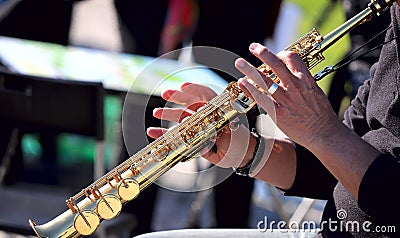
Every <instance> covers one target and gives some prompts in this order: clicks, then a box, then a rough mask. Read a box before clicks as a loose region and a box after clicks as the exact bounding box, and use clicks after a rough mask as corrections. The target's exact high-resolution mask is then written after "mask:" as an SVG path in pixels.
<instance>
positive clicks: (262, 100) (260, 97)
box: [238, 79, 279, 115]
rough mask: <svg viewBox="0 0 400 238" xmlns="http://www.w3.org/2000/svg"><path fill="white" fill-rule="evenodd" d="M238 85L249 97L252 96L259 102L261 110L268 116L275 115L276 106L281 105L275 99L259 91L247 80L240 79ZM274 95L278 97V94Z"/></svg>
mask: <svg viewBox="0 0 400 238" xmlns="http://www.w3.org/2000/svg"><path fill="white" fill-rule="evenodd" d="M238 83H239V87H240V88H241V89H242V90H243V91H245V93H246V94H247V95H250V97H252V98H253V99H254V100H255V101H256V102H257V104H258V105H259V106H261V108H263V109H264V110H265V111H266V112H267V113H268V114H271V115H274V110H275V106H277V105H279V104H278V103H277V101H276V100H274V98H272V97H270V96H268V95H267V94H266V93H265V92H262V91H260V90H259V89H257V88H256V86H254V85H253V84H252V83H250V82H249V81H248V80H246V79H239V81H238ZM274 84H275V83H274ZM275 85H276V84H275ZM278 89H279V86H278ZM278 89H276V90H278ZM274 95H276V93H275V94H274Z"/></svg>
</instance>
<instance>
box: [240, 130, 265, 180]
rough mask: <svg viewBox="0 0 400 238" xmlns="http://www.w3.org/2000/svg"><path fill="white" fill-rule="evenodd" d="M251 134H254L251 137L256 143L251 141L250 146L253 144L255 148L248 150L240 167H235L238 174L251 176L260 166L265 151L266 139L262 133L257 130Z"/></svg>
mask: <svg viewBox="0 0 400 238" xmlns="http://www.w3.org/2000/svg"><path fill="white" fill-rule="evenodd" d="M251 135H252V136H251V137H250V138H253V140H254V141H255V144H254V143H251V141H250V142H249V147H250V148H251V146H250V145H253V149H251V150H247V153H246V156H245V160H244V161H243V162H242V163H241V164H240V166H239V167H237V168H235V167H233V170H234V171H235V173H236V174H238V175H242V176H249V175H250V174H251V173H252V172H253V171H254V170H255V169H256V168H257V167H258V165H259V163H260V160H261V158H262V156H263V153H264V141H263V139H262V137H261V135H259V134H258V133H256V132H252V133H251ZM250 140H251V139H250ZM250 151H252V152H250ZM246 161H247V162H246Z"/></svg>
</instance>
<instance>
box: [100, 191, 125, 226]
mask: <svg viewBox="0 0 400 238" xmlns="http://www.w3.org/2000/svg"><path fill="white" fill-rule="evenodd" d="M96 209H97V214H99V215H100V216H101V217H102V218H104V219H106V220H111V219H113V218H114V217H116V216H118V214H119V213H120V212H121V210H122V202H121V200H120V199H119V198H118V197H117V196H115V195H112V194H107V195H105V196H103V197H102V198H101V199H100V200H99V201H98V202H97V206H96Z"/></svg>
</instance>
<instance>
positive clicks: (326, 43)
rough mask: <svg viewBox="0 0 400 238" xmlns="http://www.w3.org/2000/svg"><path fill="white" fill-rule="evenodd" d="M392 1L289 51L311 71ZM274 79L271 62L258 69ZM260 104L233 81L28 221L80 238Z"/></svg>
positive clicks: (50, 232) (374, 0)
mask: <svg viewBox="0 0 400 238" xmlns="http://www.w3.org/2000/svg"><path fill="white" fill-rule="evenodd" d="M393 2H394V0H371V2H370V3H369V5H368V7H367V8H365V9H364V10H363V11H361V12H360V13H359V14H357V15H356V16H354V17H353V18H351V19H350V20H348V21H346V22H345V23H343V24H342V25H341V26H339V27H337V28H336V29H335V30H333V31H331V32H330V33H329V34H327V35H326V36H325V37H323V36H321V35H320V33H319V32H318V31H317V30H316V29H313V30H312V31H310V32H309V33H307V34H306V35H304V36H303V37H302V38H300V39H299V40H298V41H296V42H295V43H294V44H292V45H290V46H289V47H288V48H286V50H290V51H294V52H296V53H298V54H299V55H300V56H301V58H302V59H303V61H304V62H305V63H306V64H307V66H308V68H309V69H311V68H312V67H314V66H315V65H317V64H318V63H320V62H321V61H322V60H324V57H323V55H322V52H323V51H324V50H326V49H327V48H329V47H330V46H331V45H332V44H334V43H335V42H336V41H337V40H338V39H340V38H341V37H342V36H344V35H345V34H347V33H348V32H349V31H350V30H351V29H353V28H354V27H356V26H357V25H359V24H362V23H364V22H365V21H367V20H368V19H369V18H370V17H371V16H372V15H373V13H375V14H376V15H380V14H382V13H383V12H384V11H385V10H387V9H388V8H389V7H390V6H391V5H392V3H393ZM258 69H259V70H260V71H261V72H263V73H265V74H267V75H268V76H271V77H275V76H274V75H273V73H272V71H271V70H270V68H269V67H268V66H267V65H261V66H260V67H259V68H258ZM255 105H256V103H255V102H254V101H253V100H252V99H251V98H249V97H247V96H246V95H245V94H244V93H243V91H242V90H241V89H240V88H239V87H238V85H237V83H235V82H233V83H231V84H229V86H228V87H227V88H226V89H225V90H224V91H223V92H222V93H221V94H219V95H218V96H216V97H215V98H214V99H212V100H211V101H209V102H208V103H207V104H206V105H205V106H204V107H203V108H201V109H200V110H199V111H197V112H196V113H194V114H193V115H192V116H190V117H188V118H187V119H186V120H185V121H183V122H182V123H180V124H179V125H178V126H176V127H174V128H173V129H171V130H169V131H168V132H167V133H165V134H164V135H163V136H161V137H160V138H158V139H156V140H155V141H153V142H152V143H150V144H149V145H148V146H146V147H145V148H143V149H142V150H140V151H139V152H137V153H136V154H135V155H133V156H131V157H130V158H129V159H127V160H126V161H124V162H123V163H122V164H120V165H118V166H117V167H116V168H114V169H113V170H111V171H110V172H108V173H107V174H105V175H104V176H103V177H101V178H100V179H98V180H96V181H95V182H94V183H92V184H90V185H89V186H88V187H86V188H84V189H83V190H82V191H81V192H79V193H78V194H76V195H75V196H73V197H71V198H69V199H68V200H67V201H66V204H67V207H68V209H67V210H66V211H65V212H63V213H62V214H60V215H58V216H57V217H55V218H54V219H52V220H50V221H49V222H47V223H45V224H43V225H37V224H35V222H33V221H32V220H29V223H30V225H31V227H32V228H33V230H34V232H35V234H36V235H37V236H38V237H51V238H55V237H62V238H70V237H81V236H85V235H90V234H92V233H93V232H95V231H96V229H97V228H98V226H99V225H100V222H101V221H102V220H110V219H113V218H114V217H116V216H117V215H118V214H119V213H120V211H121V209H122V206H123V204H125V203H126V202H129V201H131V200H133V199H135V198H136V197H137V196H138V195H139V193H140V192H141V191H142V190H143V189H145V188H146V187H147V186H149V185H150V184H151V183H152V181H155V180H156V179H157V178H158V177H160V176H161V175H163V174H164V173H165V172H166V171H168V170H169V169H170V168H172V167H173V166H175V165H176V164H177V163H179V162H181V161H184V160H186V159H188V158H190V157H192V156H194V155H195V154H197V153H198V152H199V151H200V150H201V149H202V148H203V147H204V145H205V144H206V142H207V141H209V139H210V138H212V137H213V136H215V135H216V134H217V133H218V132H219V131H221V130H222V129H223V128H224V127H225V126H227V125H228V124H229V123H231V122H232V121H233V120H235V119H236V118H237V117H238V116H239V115H241V114H244V113H246V112H248V111H249V110H250V109H252V108H253V107H254V106H255Z"/></svg>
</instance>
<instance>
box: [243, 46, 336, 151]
mask: <svg viewBox="0 0 400 238" xmlns="http://www.w3.org/2000/svg"><path fill="white" fill-rule="evenodd" d="M250 52H251V53H252V54H254V55H255V56H256V57H258V58H259V59H260V60H261V61H262V62H263V63H265V64H266V65H268V66H269V67H270V68H271V70H272V71H273V72H274V74H276V76H277V77H278V78H279V79H280V82H279V85H278V87H277V89H276V91H275V92H273V91H272V95H271V94H269V93H267V92H268V90H269V89H270V88H271V85H273V83H274V81H273V80H272V79H271V78H270V77H268V76H266V75H265V74H263V73H261V72H260V71H258V70H257V69H256V68H255V67H254V66H252V65H251V64H250V63H248V62H247V61H245V60H244V59H237V60H236V62H235V66H236V68H237V69H238V70H239V71H241V72H242V73H243V74H245V75H246V76H247V77H248V78H250V79H251V80H250V81H249V80H248V79H246V78H242V79H240V80H239V82H238V83H239V86H240V88H241V89H242V90H244V91H245V92H246V93H247V94H248V95H249V96H250V97H252V98H253V99H254V100H255V101H256V102H257V104H258V105H259V106H261V107H262V108H263V109H264V110H265V111H266V112H267V113H268V114H269V115H270V116H271V117H273V119H274V121H275V123H276V124H277V126H278V127H279V128H280V129H281V130H282V131H283V132H284V133H285V134H286V135H287V136H288V137H289V138H290V139H292V140H293V141H295V142H297V143H299V144H301V145H303V146H305V147H309V146H311V145H312V144H313V141H314V140H318V139H321V137H322V138H323V137H324V136H328V135H329V133H331V132H332V131H334V130H335V129H337V128H340V124H341V122H340V121H339V120H338V118H337V116H336V114H335V113H334V111H333V109H332V108H331V105H330V103H329V100H328V99H327V97H326V95H325V94H324V92H323V91H322V90H321V88H319V86H318V85H317V84H316V82H315V80H314V78H313V77H312V75H311V74H310V72H309V70H308V68H307V67H306V65H305V64H304V62H303V61H302V59H301V58H300V57H299V56H298V55H297V54H296V53H295V52H287V51H286V52H280V53H279V54H278V55H275V54H273V53H272V52H270V51H269V50H268V49H267V48H266V47H265V46H262V45H260V44H257V43H253V44H251V45H250ZM252 81H253V82H252ZM254 84H256V85H257V86H258V87H259V88H258V87H255V85H254ZM275 86H276V85H275ZM272 88H273V87H272Z"/></svg>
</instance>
